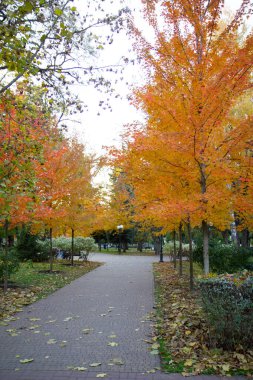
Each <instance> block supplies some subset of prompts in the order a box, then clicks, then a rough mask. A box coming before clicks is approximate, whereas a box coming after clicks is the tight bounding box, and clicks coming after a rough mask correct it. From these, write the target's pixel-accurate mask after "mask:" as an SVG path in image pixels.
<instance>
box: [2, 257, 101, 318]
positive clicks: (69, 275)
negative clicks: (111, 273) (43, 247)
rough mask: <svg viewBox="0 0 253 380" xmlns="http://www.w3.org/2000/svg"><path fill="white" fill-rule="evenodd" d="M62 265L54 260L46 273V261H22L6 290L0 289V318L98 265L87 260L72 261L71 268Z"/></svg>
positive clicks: (7, 315) (64, 264) (44, 295)
mask: <svg viewBox="0 0 253 380" xmlns="http://www.w3.org/2000/svg"><path fill="white" fill-rule="evenodd" d="M66 264H67V263H66V262H63V261H62V262H56V263H54V266H53V273H46V271H47V270H48V269H49V264H48V263H30V262H29V263H22V264H21V266H20V268H19V270H18V272H17V273H15V274H13V275H12V276H11V278H10V288H9V289H8V291H7V293H6V294H5V295H4V293H3V289H2V288H1V289H0V318H6V317H9V316H10V315H12V314H13V313H15V312H17V311H21V310H22V306H24V305H28V304H30V303H32V302H35V301H36V300H38V299H41V298H43V297H46V296H47V295H49V294H51V293H53V292H54V291H55V290H57V289H59V288H62V287H63V286H65V285H67V284H69V283H70V282H71V281H73V280H75V279H76V278H78V277H80V276H82V275H84V274H85V273H88V272H90V271H91V270H93V269H95V268H97V267H98V266H100V265H101V263H97V262H89V261H88V262H81V263H80V262H78V263H75V265H74V266H73V267H71V266H70V265H66ZM43 271H44V272H43Z"/></svg>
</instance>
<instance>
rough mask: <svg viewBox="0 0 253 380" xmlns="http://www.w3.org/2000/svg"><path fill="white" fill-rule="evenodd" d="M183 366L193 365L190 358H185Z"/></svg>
mask: <svg viewBox="0 0 253 380" xmlns="http://www.w3.org/2000/svg"><path fill="white" fill-rule="evenodd" d="M184 365H185V367H191V366H192V365H193V360H192V359H187V360H186V361H185V362H184Z"/></svg>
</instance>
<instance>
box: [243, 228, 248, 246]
mask: <svg viewBox="0 0 253 380" xmlns="http://www.w3.org/2000/svg"><path fill="white" fill-rule="evenodd" d="M241 244H242V247H244V248H249V230H248V229H247V228H245V229H244V230H242V232H241Z"/></svg>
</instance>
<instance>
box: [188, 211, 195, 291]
mask: <svg viewBox="0 0 253 380" xmlns="http://www.w3.org/2000/svg"><path fill="white" fill-rule="evenodd" d="M187 231H188V237H189V262H190V290H193V282H194V281H193V280H194V273H193V256H192V229H191V222H190V218H189V221H188V223H187Z"/></svg>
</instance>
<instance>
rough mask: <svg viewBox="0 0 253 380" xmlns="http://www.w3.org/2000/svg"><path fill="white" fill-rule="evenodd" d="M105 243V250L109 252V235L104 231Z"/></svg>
mask: <svg viewBox="0 0 253 380" xmlns="http://www.w3.org/2000/svg"><path fill="white" fill-rule="evenodd" d="M105 234H106V242H107V244H106V250H107V252H108V251H109V235H108V232H107V231H106V233H105Z"/></svg>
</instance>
